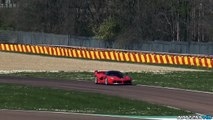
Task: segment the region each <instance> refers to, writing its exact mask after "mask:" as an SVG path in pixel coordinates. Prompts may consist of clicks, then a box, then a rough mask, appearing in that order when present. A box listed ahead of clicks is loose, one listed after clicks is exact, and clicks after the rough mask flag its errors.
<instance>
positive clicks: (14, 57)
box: [0, 52, 198, 73]
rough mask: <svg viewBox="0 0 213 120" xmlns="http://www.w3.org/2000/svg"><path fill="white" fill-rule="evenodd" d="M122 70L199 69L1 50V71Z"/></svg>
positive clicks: (170, 70) (164, 70)
mask: <svg viewBox="0 0 213 120" xmlns="http://www.w3.org/2000/svg"><path fill="white" fill-rule="evenodd" d="M94 70H120V71H123V72H142V71H143V72H162V73H163V72H172V71H198V70H196V69H187V68H175V67H168V66H155V65H147V64H133V63H122V62H106V61H97V60H86V59H72V58H58V57H50V56H40V55H29V54H20V53H9V52H0V73H7V72H39V71H50V72H57V71H65V72H73V71H89V72H92V71H94Z"/></svg>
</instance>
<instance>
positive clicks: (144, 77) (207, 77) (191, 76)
mask: <svg viewBox="0 0 213 120" xmlns="http://www.w3.org/2000/svg"><path fill="white" fill-rule="evenodd" d="M128 75H129V76H131V77H132V78H133V80H134V81H133V83H134V84H142V85H154V86H163V87H174V88H182V89H191V90H199V91H209V92H213V72H211V71H205V72H194V71H193V72H171V73H151V72H148V73H146V72H140V73H128ZM0 76H12V77H22V78H47V79H57V80H87V81H93V80H94V75H93V73H91V72H56V73H49V72H38V73H28V72H21V73H11V74H0Z"/></svg>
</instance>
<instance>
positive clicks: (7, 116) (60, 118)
mask: <svg viewBox="0 0 213 120" xmlns="http://www.w3.org/2000/svg"><path fill="white" fill-rule="evenodd" d="M0 119H1V120H136V119H128V118H118V117H106V116H93V115H89V114H88V115H87V114H75V113H57V112H55V113H51V112H44V111H43V112H41V111H39V112H38V111H36V112H35V111H13V110H0Z"/></svg>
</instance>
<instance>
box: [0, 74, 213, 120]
mask: <svg viewBox="0 0 213 120" xmlns="http://www.w3.org/2000/svg"><path fill="white" fill-rule="evenodd" d="M0 83H15V84H22V85H32V86H40V87H51V88H60V89H65V90H78V91H85V92H94V93H102V94H108V95H113V96H120V97H124V98H129V99H136V100H143V101H148V102H150V103H156V104H161V105H166V106H172V107H177V108H181V109H185V110H189V111H192V112H195V113H200V114H210V115H213V102H212V101H213V93H202V92H191V91H185V90H178V89H166V88H155V87H148V86H133V85H132V86H131V85H124V86H112V85H109V86H106V85H96V84H94V83H93V82H89V81H63V80H60V81H59V80H47V79H24V78H8V77H0ZM8 115H10V114H9V113H8ZM0 116H1V113H0ZM101 119H103V118H101ZM106 119H107V118H106ZM22 120H23V119H22ZM79 120H81V119H80V118H79ZM88 120H89V119H88ZM103 120H104V119H103Z"/></svg>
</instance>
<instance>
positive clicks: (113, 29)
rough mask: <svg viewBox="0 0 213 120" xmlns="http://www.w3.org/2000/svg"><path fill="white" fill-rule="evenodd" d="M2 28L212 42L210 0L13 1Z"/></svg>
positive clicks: (1, 14) (124, 39) (123, 39)
mask: <svg viewBox="0 0 213 120" xmlns="http://www.w3.org/2000/svg"><path fill="white" fill-rule="evenodd" d="M13 2H15V3H13V4H15V5H14V6H15V7H13V8H0V28H1V29H9V30H17V31H35V32H45V33H57V34H70V35H76V36H88V37H94V36H95V37H97V38H98V39H103V40H107V41H117V42H118V43H121V44H122V43H125V44H130V43H137V42H141V41H154V40H163V41H187V42H191V41H195V42H209V41H213V0H13Z"/></svg>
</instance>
